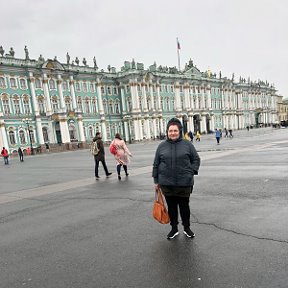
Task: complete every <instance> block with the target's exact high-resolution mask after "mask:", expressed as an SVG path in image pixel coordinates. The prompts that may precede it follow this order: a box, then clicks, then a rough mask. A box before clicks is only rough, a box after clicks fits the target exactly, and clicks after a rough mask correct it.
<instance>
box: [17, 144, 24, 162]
mask: <svg viewBox="0 0 288 288" xmlns="http://www.w3.org/2000/svg"><path fill="white" fill-rule="evenodd" d="M18 155H19V158H20V162H24V159H23V151H22V149H21V147H19V148H18Z"/></svg>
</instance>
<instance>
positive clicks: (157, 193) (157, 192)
mask: <svg viewBox="0 0 288 288" xmlns="http://www.w3.org/2000/svg"><path fill="white" fill-rule="evenodd" d="M155 201H157V202H159V203H161V204H164V199H163V194H162V191H161V188H158V189H156V190H155Z"/></svg>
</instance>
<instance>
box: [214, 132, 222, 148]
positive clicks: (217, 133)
mask: <svg viewBox="0 0 288 288" xmlns="http://www.w3.org/2000/svg"><path fill="white" fill-rule="evenodd" d="M215 137H216V141H217V145H219V144H220V138H221V132H220V130H218V129H216V131H215Z"/></svg>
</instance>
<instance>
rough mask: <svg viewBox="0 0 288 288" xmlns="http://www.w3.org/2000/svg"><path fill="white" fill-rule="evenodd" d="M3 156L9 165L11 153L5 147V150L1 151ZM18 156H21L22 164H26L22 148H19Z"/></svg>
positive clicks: (5, 162)
mask: <svg viewBox="0 0 288 288" xmlns="http://www.w3.org/2000/svg"><path fill="white" fill-rule="evenodd" d="M1 155H2V156H3V158H4V164H5V165H9V153H8V150H7V149H6V148H5V147H3V149H2V150H1ZM18 155H19V159H20V162H24V154H23V151H22V149H21V147H19V148H18Z"/></svg>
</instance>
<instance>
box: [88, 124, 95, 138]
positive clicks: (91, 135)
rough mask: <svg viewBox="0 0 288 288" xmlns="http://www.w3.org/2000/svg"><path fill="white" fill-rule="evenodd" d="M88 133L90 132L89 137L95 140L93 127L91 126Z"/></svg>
mask: <svg viewBox="0 0 288 288" xmlns="http://www.w3.org/2000/svg"><path fill="white" fill-rule="evenodd" d="M88 131H89V137H90V138H93V135H94V133H93V127H92V126H90V127H89V129H88Z"/></svg>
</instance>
